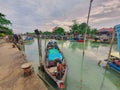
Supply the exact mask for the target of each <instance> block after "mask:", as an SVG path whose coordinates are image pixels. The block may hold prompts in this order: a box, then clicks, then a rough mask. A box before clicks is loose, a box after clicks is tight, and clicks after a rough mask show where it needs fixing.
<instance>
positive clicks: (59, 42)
mask: <svg viewBox="0 0 120 90" xmlns="http://www.w3.org/2000/svg"><path fill="white" fill-rule="evenodd" d="M65 42H66V40H63V41H62V40H58V41H57V44H60V45H61V44H64V43H65Z"/></svg>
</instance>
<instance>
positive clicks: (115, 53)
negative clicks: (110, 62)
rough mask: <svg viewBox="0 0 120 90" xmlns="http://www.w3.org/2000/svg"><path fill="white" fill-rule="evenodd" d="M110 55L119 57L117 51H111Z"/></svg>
mask: <svg viewBox="0 0 120 90" xmlns="http://www.w3.org/2000/svg"><path fill="white" fill-rule="evenodd" d="M111 56H113V57H116V58H120V55H119V52H112V53H111Z"/></svg>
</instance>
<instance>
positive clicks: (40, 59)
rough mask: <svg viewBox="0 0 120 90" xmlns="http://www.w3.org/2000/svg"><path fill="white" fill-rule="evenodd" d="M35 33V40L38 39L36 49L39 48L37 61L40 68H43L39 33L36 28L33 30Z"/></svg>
mask: <svg viewBox="0 0 120 90" xmlns="http://www.w3.org/2000/svg"><path fill="white" fill-rule="evenodd" d="M35 33H36V35H37V40H38V50H39V63H40V68H43V65H42V51H41V40H40V33H39V31H38V29H36V30H35Z"/></svg>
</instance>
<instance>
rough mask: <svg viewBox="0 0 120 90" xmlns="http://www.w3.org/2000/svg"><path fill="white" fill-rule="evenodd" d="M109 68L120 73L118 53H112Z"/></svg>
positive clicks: (119, 56)
mask: <svg viewBox="0 0 120 90" xmlns="http://www.w3.org/2000/svg"><path fill="white" fill-rule="evenodd" d="M108 65H109V67H110V68H112V69H114V70H115V71H117V72H119V73H120V55H119V53H118V52H112V53H111V57H110V62H109V64H108Z"/></svg>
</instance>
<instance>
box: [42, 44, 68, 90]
mask: <svg viewBox="0 0 120 90" xmlns="http://www.w3.org/2000/svg"><path fill="white" fill-rule="evenodd" d="M60 62H61V64H60ZM58 63H59V64H58ZM43 65H44V70H45V72H46V73H47V74H48V75H49V76H50V77H51V79H52V80H53V81H54V82H55V83H56V84H57V86H58V87H59V88H60V89H63V88H65V85H64V82H65V79H66V75H67V70H68V66H67V62H66V60H65V58H64V56H63V54H62V52H61V51H60V49H59V48H58V46H57V43H56V42H49V43H48V44H47V47H46V50H45V60H44V63H43ZM59 65H62V70H61V71H60V70H58V66H59Z"/></svg>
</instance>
